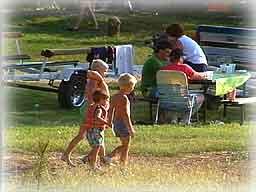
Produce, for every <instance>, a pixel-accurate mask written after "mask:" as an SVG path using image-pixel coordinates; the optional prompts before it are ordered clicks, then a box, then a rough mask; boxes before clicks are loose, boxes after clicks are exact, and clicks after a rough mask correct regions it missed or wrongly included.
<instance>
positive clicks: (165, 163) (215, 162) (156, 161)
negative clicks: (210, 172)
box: [3, 152, 249, 176]
mask: <svg viewBox="0 0 256 192" xmlns="http://www.w3.org/2000/svg"><path fill="white" fill-rule="evenodd" d="M60 157H61V153H56V152H54V153H50V154H49V158H48V163H49V164H48V166H49V168H50V170H52V171H54V170H57V169H62V168H64V167H67V164H66V163H65V162H63V161H62V160H60ZM37 158H38V157H37V156H36V155H35V154H33V153H6V154H5V155H4V157H3V160H4V167H5V172H6V173H9V174H12V173H16V174H17V173H23V172H25V171H27V170H31V169H32V168H33V165H34V164H35V162H36V161H37ZM80 159H81V157H79V156H78V155H73V161H74V162H75V163H76V164H82V161H81V160H80ZM247 159H248V158H247V153H242V154H241V153H234V152H214V153H213V152H210V153H199V154H184V155H182V156H178V157H155V156H135V155H132V156H131V157H130V164H142V165H147V166H149V167H150V166H152V167H153V166H155V165H158V166H161V167H170V166H172V167H177V168H182V169H194V168H197V167H207V166H211V167H216V169H218V170H219V171H223V172H225V173H228V174H230V175H234V176H246V175H247V172H248V169H249V163H248V162H249V161H248V160H247Z"/></svg>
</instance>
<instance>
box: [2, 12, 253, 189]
mask: <svg viewBox="0 0 256 192" xmlns="http://www.w3.org/2000/svg"><path fill="white" fill-rule="evenodd" d="M117 15H118V16H119V17H120V19H121V21H122V29H121V30H122V32H121V36H120V37H118V38H113V37H107V36H106V35H105V33H106V31H105V28H106V25H105V23H106V22H105V21H106V18H108V17H109V16H110V15H109V14H108V15H104V14H102V13H101V14H99V22H100V27H101V29H102V30H100V31H96V32H94V31H93V30H92V25H91V24H90V23H88V22H87V21H84V23H83V25H82V27H83V29H82V31H78V32H69V31H67V30H66V28H67V27H68V26H69V25H70V23H72V22H73V20H74V19H75V18H74V17H72V16H58V17H57V16H44V17H38V16H33V17H32V16H12V17H11V18H10V20H9V30H12V31H21V32H23V33H24V34H25V36H24V38H23V42H22V48H23V50H24V52H25V53H28V54H29V55H31V56H32V58H33V60H39V59H40V56H39V53H40V51H41V50H42V49H44V48H77V47H88V46H96V45H105V44H113V45H114V44H124V43H132V44H133V45H134V46H135V51H136V63H137V64H143V62H144V61H145V59H146V57H147V56H148V55H149V54H151V49H150V48H148V47H147V46H145V45H144V43H143V40H144V39H147V38H150V37H151V35H152V34H153V33H155V32H158V31H160V30H162V29H163V28H164V27H165V26H166V25H168V24H170V23H173V22H180V23H183V24H184V25H185V29H186V33H187V34H190V35H192V34H193V33H194V32H195V30H196V28H197V25H199V24H214V25H227V26H245V25H247V24H246V22H245V21H243V20H242V19H237V18H236V19H234V18H232V17H228V16H229V15H225V14H208V13H203V12H202V13H201V14H200V15H195V14H192V13H189V12H187V13H183V14H181V13H175V14H174V13H170V14H168V15H167V14H159V15H158V16H156V15H152V14H139V13H138V14H136V15H124V14H122V13H117ZM87 29H88V30H87ZM7 47H8V48H7V49H6V52H9V53H11V52H13V51H14V49H13V47H14V45H13V44H12V43H10V44H8V46H7ZM84 58H85V56H76V57H58V58H56V59H79V60H81V61H82V60H84ZM6 90H7V91H8V98H7V100H8V101H7V103H8V105H9V106H8V110H7V119H8V128H7V129H6V131H5V135H6V147H7V151H8V153H9V154H10V158H11V159H12V158H13V160H12V161H9V162H7V164H8V163H9V164H12V163H13V164H14V165H12V166H11V167H12V168H14V169H15V170H16V169H18V171H21V173H20V174H16V176H13V177H11V179H10V182H9V188H10V191H16V190H17V189H19V186H20V185H21V186H22V187H24V186H26V185H28V187H32V188H33V187H35V188H36V186H35V183H36V181H37V177H35V173H34V172H33V171H34V170H35V166H34V165H35V164H36V163H37V162H38V161H39V160H38V155H37V154H38V150H39V148H38V146H39V143H44V142H48V141H49V146H48V148H47V155H48V159H47V169H46V170H47V174H46V176H45V177H44V179H42V183H43V186H44V188H42V190H43V191H54V190H55V189H57V188H58V189H62V188H63V186H66V187H65V189H67V191H72V189H73V190H74V189H75V190H78V191H79V190H80V191H84V190H87V191H97V189H98V187H100V186H104V187H106V191H108V190H110V191H111V190H112V191H113V190H114V189H115V190H116V191H121V189H122V191H136V189H138V188H142V189H145V191H169V189H170V188H174V189H176V190H175V191H179V190H178V189H180V188H181V189H182V190H181V191H191V190H188V189H193V191H200V190H201V191H210V190H206V189H211V190H212V191H225V189H226V188H229V187H230V188H232V186H236V187H235V189H238V188H239V187H241V185H242V187H243V185H246V183H245V182H244V180H246V178H247V175H246V174H245V173H244V171H245V170H246V168H247V166H246V165H244V164H243V165H241V163H244V162H247V160H248V152H247V151H248V150H247V147H248V138H249V136H250V133H251V131H250V128H249V125H248V124H247V123H246V124H245V125H244V126H240V125H239V124H238V123H237V121H234V120H235V119H238V113H237V111H236V110H230V111H229V113H230V115H229V118H230V119H226V121H225V125H219V124H215V123H211V122H208V123H207V124H201V123H197V124H194V125H191V126H182V125H155V126H152V125H136V131H137V132H136V136H135V138H134V140H133V142H132V146H131V156H132V158H131V163H130V165H129V167H128V168H127V169H126V171H125V172H123V170H120V168H119V167H114V168H113V167H106V168H104V170H105V172H104V173H103V174H101V175H93V174H92V173H90V171H88V167H87V166H86V165H80V166H79V167H77V168H75V169H70V168H69V167H67V165H65V164H64V163H63V162H61V161H60V160H59V159H60V155H61V152H62V151H63V150H64V148H65V147H66V145H67V144H68V142H69V141H70V139H71V138H72V137H73V136H74V135H75V134H76V132H77V130H78V128H79V124H80V121H81V115H80V113H79V110H78V109H73V110H64V109H60V108H59V106H58V103H57V95H56V94H53V93H45V92H37V91H30V90H23V89H16V88H8V89H6ZM114 91H116V85H114V84H111V92H112V93H113V92H114ZM220 112H221V111H218V112H216V111H212V112H210V114H209V120H214V119H219V116H220ZM147 114H148V108H147V107H146V104H143V103H139V104H137V105H135V107H134V112H133V114H132V115H133V119H134V120H135V121H138V120H141V119H146V120H148V116H147ZM117 144H118V140H117V139H116V138H115V137H114V136H113V135H112V133H111V131H110V130H107V131H106V147H107V151H108V152H109V151H110V150H112V149H113V148H114V147H115V146H116V145H117ZM88 149H89V148H88V144H87V143H86V142H81V144H80V145H79V146H78V147H77V149H76V151H75V153H74V159H75V160H76V161H78V156H81V155H83V154H85V153H86V152H87V151H88ZM22 165H24V166H25V168H24V169H23V168H22ZM16 172H17V170H16ZM16 172H15V173H16ZM245 172H246V171H245ZM88 176H89V177H88ZM191 178H192V179H191ZM95 182H96V183H98V185H95ZM13 183H14V185H13ZM48 184H49V185H48ZM199 186H201V187H199ZM238 186H239V187H238ZM237 187H238V188H237ZM216 189H217V190H216ZM63 191H65V190H63ZM141 191H143V190H141Z"/></svg>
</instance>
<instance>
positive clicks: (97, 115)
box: [95, 108, 111, 127]
mask: <svg viewBox="0 0 256 192" xmlns="http://www.w3.org/2000/svg"><path fill="white" fill-rule="evenodd" d="M101 114H102V109H100V108H98V109H96V110H95V121H96V122H97V123H99V124H101V125H107V126H109V127H111V125H110V124H109V123H108V121H106V120H105V119H103V118H102V117H101Z"/></svg>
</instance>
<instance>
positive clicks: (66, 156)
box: [61, 126, 86, 166]
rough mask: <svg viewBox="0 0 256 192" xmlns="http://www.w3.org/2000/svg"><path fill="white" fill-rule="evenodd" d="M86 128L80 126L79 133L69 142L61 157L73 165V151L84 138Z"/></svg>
mask: <svg viewBox="0 0 256 192" xmlns="http://www.w3.org/2000/svg"><path fill="white" fill-rule="evenodd" d="M85 132H86V130H85V129H84V127H82V126H81V127H80V130H79V133H78V134H77V135H76V136H75V137H74V138H73V139H72V141H71V142H70V143H69V145H68V147H67V149H66V151H65V152H64V153H63V155H62V157H61V159H62V160H63V161H66V162H67V163H68V164H69V165H71V166H75V165H74V164H73V163H72V161H71V159H70V155H71V153H72V151H73V150H74V148H75V146H76V145H77V144H78V143H79V142H80V141H81V140H82V139H83V138H84V135H85Z"/></svg>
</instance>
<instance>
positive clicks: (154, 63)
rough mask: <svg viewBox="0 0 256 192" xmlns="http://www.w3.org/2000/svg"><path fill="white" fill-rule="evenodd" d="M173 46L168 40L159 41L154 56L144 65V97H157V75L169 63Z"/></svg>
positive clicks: (142, 86)
mask: <svg viewBox="0 0 256 192" xmlns="http://www.w3.org/2000/svg"><path fill="white" fill-rule="evenodd" d="M171 49H172V44H171V42H170V41H168V40H162V41H159V42H158V43H157V45H156V47H155V49H154V54H153V55H152V56H151V57H150V58H149V59H148V60H147V61H146V62H145V63H144V65H143V69H142V80H141V91H142V94H143V96H149V97H156V96H157V90H156V73H157V71H158V70H159V69H160V68H161V67H163V66H164V65H166V64H167V63H168V61H169V56H170V53H171V51H172V50H171Z"/></svg>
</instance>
